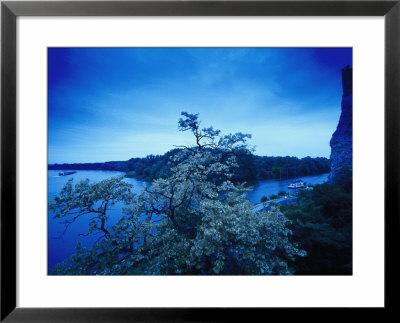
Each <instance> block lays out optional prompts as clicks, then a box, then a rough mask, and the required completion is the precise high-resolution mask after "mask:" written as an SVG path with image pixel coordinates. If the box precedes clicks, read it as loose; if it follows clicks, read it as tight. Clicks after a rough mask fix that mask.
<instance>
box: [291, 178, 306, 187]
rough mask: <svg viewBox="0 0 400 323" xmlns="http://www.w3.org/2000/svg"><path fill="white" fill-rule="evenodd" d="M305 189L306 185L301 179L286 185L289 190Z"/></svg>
mask: <svg viewBox="0 0 400 323" xmlns="http://www.w3.org/2000/svg"><path fill="white" fill-rule="evenodd" d="M306 187H307V185H306V183H305V182H303V181H302V180H301V179H298V180H296V181H294V182H292V183H290V184H289V185H288V188H289V189H295V188H306Z"/></svg>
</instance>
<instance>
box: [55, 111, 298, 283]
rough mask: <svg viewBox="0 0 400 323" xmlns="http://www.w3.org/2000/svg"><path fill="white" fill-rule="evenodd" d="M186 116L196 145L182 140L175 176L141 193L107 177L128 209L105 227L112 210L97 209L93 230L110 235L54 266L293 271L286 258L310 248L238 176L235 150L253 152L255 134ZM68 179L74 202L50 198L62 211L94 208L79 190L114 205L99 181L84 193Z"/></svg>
mask: <svg viewBox="0 0 400 323" xmlns="http://www.w3.org/2000/svg"><path fill="white" fill-rule="evenodd" d="M182 116H183V118H181V119H180V120H179V123H178V125H179V130H180V131H190V132H191V133H192V134H193V136H194V141H195V144H194V145H193V146H178V147H179V148H181V149H180V151H179V153H177V154H175V155H174V156H173V157H171V160H170V163H171V169H170V175H169V176H168V177H167V178H160V179H156V180H154V181H153V182H152V185H151V186H150V187H149V188H144V189H143V191H142V192H141V193H140V194H138V195H134V194H132V193H130V191H129V190H127V186H126V185H127V184H126V183H124V182H123V181H122V180H120V179H111V180H108V181H111V182H112V183H114V184H115V185H110V191H108V193H109V195H106V197H109V196H112V197H114V198H115V200H114V201H123V202H124V203H125V204H126V207H124V209H123V212H124V214H123V215H122V216H121V218H120V219H119V221H118V223H117V224H116V225H114V226H113V227H112V229H111V230H107V232H105V231H104V230H102V228H104V226H103V225H102V223H103V222H102V219H103V218H106V215H105V214H106V213H105V212H104V213H103V214H101V215H100V213H98V214H99V215H98V216H95V224H92V225H91V227H90V228H89V232H88V233H91V232H93V231H95V230H100V231H102V232H103V233H104V238H103V239H102V240H101V241H99V242H98V243H96V244H95V245H94V247H93V248H92V249H91V250H87V249H85V248H82V246H80V245H78V247H77V252H76V254H75V255H73V256H72V257H71V258H70V259H67V260H66V261H64V262H63V263H61V264H59V265H57V266H56V267H55V268H54V271H53V272H54V273H55V274H86V275H87V274H119V275H121V274H161V275H173V274H191V275H193V274H228V275H229V274H249V275H259V274H291V273H292V272H291V270H290V269H289V268H288V266H287V264H286V261H285V259H294V258H295V257H296V256H304V255H305V252H304V251H302V250H299V249H297V248H296V246H295V245H294V244H292V243H291V242H290V241H289V239H288V236H289V235H290V234H291V232H290V230H289V229H288V228H287V224H288V220H287V219H286V218H285V217H284V216H283V215H282V213H281V212H280V211H279V209H277V208H276V209H273V210H271V211H262V212H254V211H253V210H252V207H253V205H252V204H251V202H250V201H248V200H247V199H246V192H247V191H248V190H249V188H246V187H245V185H244V183H241V184H234V183H233V182H232V181H231V178H232V177H233V174H234V172H235V169H236V168H237V167H238V165H237V163H236V156H238V155H239V154H241V153H249V147H248V145H247V139H249V138H250V137H251V136H250V135H248V134H242V133H236V134H229V135H225V136H222V135H220V131H219V130H215V129H213V127H209V128H201V127H200V121H199V120H198V115H197V114H189V113H186V112H183V113H182ZM103 182H104V181H103ZM103 182H100V183H98V184H97V185H98V186H97V189H99V188H102V187H103V185H104V183H103ZM68 185H69V188H67V191H70V193H69V195H68V196H70V197H71V201H70V203H72V204H71V205H72V206H73V207H69V208H65V207H63V205H64V204H65V202H64V201H63V195H65V194H63V193H61V196H60V197H58V198H56V199H55V200H54V202H53V203H52V204H51V207H52V209H53V210H55V211H56V213H55V214H56V215H55V216H56V217H67V216H74V214H81V215H86V214H87V215H88V214H91V212H90V211H91V210H92V209H90V208H88V207H87V205H86V204H84V203H83V204H82V203H75V202H73V201H74V199H75V198H74V197H73V196H76V198H78V197H79V196H80V194H88V195H94V196H96V203H98V204H100V206H102V207H104V206H105V205H108V204H107V200H105V199H104V198H105V197H104V196H102V195H99V194H97V193H96V192H93V189H96V188H95V187H93V186H91V187H90V186H86V187H87V190H86V191H85V190H83V191H85V193H82V192H81V190H82V184H77V185H76V186H75V189H73V188H72V187H71V185H72V184H71V183H69V184H67V186H68ZM65 190H66V189H65V188H64V191H65ZM115 190H116V192H118V194H115V193H114V191H115ZM128 191H129V192H128ZM97 197H98V198H97ZM73 209H76V210H75V211H72V210H73ZM57 210H61V212H60V211H58V212H57ZM105 211H106V210H105ZM76 212H78V213H76ZM75 216H76V215H75ZM72 219H74V218H72ZM70 222H71V220H69V221H68V222H66V223H67V225H68V223H70Z"/></svg>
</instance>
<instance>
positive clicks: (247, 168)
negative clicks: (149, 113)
mask: <svg viewBox="0 0 400 323" xmlns="http://www.w3.org/2000/svg"><path fill="white" fill-rule="evenodd" d="M208 150H209V152H210V153H211V154H215V155H218V154H220V153H221V151H219V150H218V148H212V147H209V148H208ZM179 152H180V149H173V150H170V151H169V152H167V153H165V154H164V155H148V156H147V157H145V158H131V159H129V160H128V161H111V162H106V163H88V164H53V165H49V169H56V170H116V171H122V172H126V173H127V176H128V177H134V178H136V179H139V180H144V181H147V182H151V181H152V180H153V179H157V178H160V177H161V178H166V177H168V176H169V174H170V167H171V157H172V156H174V155H175V154H179ZM236 162H237V164H238V166H239V167H237V168H236V169H235V170H234V172H233V178H232V181H233V182H248V183H253V182H256V181H258V180H265V179H280V178H281V179H286V178H289V179H290V178H295V177H300V176H308V175H316V174H324V173H329V171H330V167H329V159H327V158H323V157H317V158H311V157H305V158H301V159H299V158H297V157H289V156H286V157H268V156H256V155H253V154H251V153H249V152H248V151H242V152H240V153H238V154H237V156H236Z"/></svg>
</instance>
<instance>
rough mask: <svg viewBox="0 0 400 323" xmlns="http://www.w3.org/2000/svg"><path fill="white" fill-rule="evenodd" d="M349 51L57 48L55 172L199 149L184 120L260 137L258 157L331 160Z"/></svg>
mask: <svg viewBox="0 0 400 323" xmlns="http://www.w3.org/2000/svg"><path fill="white" fill-rule="evenodd" d="M346 65H350V66H352V50H351V48H49V49H48V144H49V163H74V162H104V161H111V160H128V159H129V158H132V157H144V156H146V155H148V154H163V153H165V152H166V151H168V150H170V149H172V148H174V147H173V145H182V144H187V143H191V138H190V137H189V136H188V135H189V134H187V133H182V132H179V131H178V126H177V124H178V123H177V122H178V119H179V118H180V113H181V112H182V111H187V112H189V113H199V114H200V119H201V120H202V125H203V126H205V127H208V126H210V125H212V126H213V127H214V128H216V129H220V130H221V131H222V133H225V134H228V133H234V132H239V131H241V132H244V133H250V134H252V136H253V137H252V139H251V141H250V144H252V145H255V146H256V152H255V153H256V154H257V155H267V156H297V157H305V156H311V157H317V156H320V157H329V155H330V147H329V140H330V138H331V136H332V133H333V132H334V131H335V129H336V126H337V123H338V120H339V116H340V110H341V107H340V101H341V96H342V88H341V69H342V68H343V67H344V66H346Z"/></svg>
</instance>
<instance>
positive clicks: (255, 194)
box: [47, 170, 328, 269]
mask: <svg viewBox="0 0 400 323" xmlns="http://www.w3.org/2000/svg"><path fill="white" fill-rule="evenodd" d="M58 173H59V171H56V170H49V171H48V201H49V202H50V201H52V200H53V198H54V197H55V196H57V195H58V193H59V192H60V190H61V189H62V187H63V186H64V185H65V183H66V182H67V181H68V179H70V178H73V181H74V183H78V182H79V181H81V180H84V179H86V178H88V179H89V180H90V182H92V183H93V182H99V181H101V180H104V179H107V178H110V177H114V176H123V175H124V173H122V172H116V171H92V170H88V171H77V173H75V174H73V175H68V176H59V175H58ZM327 178H328V174H321V175H314V176H306V177H302V178H301V179H302V180H303V181H305V182H306V183H307V184H314V185H315V184H321V183H323V182H325V181H326V180H327ZM125 181H126V182H128V183H130V184H133V191H134V192H140V191H141V190H142V189H143V185H146V183H145V182H141V181H138V180H136V179H133V178H125ZM290 182H291V180H282V181H278V180H265V181H260V182H259V183H258V184H257V185H256V186H254V187H253V190H252V191H251V192H249V193H248V194H247V198H248V199H249V200H250V201H251V202H253V203H259V202H260V200H261V197H262V196H263V195H266V196H268V197H269V196H270V195H272V194H278V193H279V192H281V191H285V192H287V191H288V189H287V186H288V185H289V183H290ZM108 214H109V226H111V225H113V224H114V223H116V221H117V220H118V218H119V216H120V214H121V204H120V205H118V204H117V205H115V206H114V207H113V208H112V209H111V210H110V211H109V213H108ZM61 221H62V219H53V214H52V213H51V212H50V211H49V212H48V236H47V239H48V269H50V268H52V267H53V266H54V265H55V264H57V263H59V262H61V261H63V260H65V259H66V258H68V257H69V256H71V255H72V254H73V253H74V252H75V247H76V244H77V242H78V241H80V242H81V244H82V245H83V246H85V247H88V248H90V247H91V246H92V245H93V243H95V242H96V240H98V239H99V237H100V236H92V235H91V236H87V237H85V236H81V235H80V234H85V233H87V229H88V224H89V218H88V217H86V218H84V217H82V218H79V219H78V220H77V221H76V222H75V223H73V224H72V225H70V226H69V227H68V229H67V230H66V231H65V232H64V233H63V234H62V232H63V231H64V229H65V226H64V225H63V224H61V223H60V222H61Z"/></svg>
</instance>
